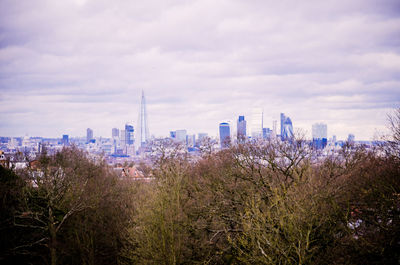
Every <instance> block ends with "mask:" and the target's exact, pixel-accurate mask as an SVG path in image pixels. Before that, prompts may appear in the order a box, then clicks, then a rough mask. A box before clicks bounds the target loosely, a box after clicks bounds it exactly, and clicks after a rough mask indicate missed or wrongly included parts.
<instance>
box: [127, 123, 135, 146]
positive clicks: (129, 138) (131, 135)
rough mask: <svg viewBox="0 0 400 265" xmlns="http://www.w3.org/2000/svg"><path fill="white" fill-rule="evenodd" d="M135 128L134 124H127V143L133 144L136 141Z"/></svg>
mask: <svg viewBox="0 0 400 265" xmlns="http://www.w3.org/2000/svg"><path fill="white" fill-rule="evenodd" d="M134 131H135V130H134V128H133V125H130V124H125V138H126V140H125V141H126V144H129V145H133V143H134V141H135V140H134V139H135V138H134Z"/></svg>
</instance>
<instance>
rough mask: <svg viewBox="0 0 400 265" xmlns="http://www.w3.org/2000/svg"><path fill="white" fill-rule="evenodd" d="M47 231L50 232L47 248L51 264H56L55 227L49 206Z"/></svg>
mask: <svg viewBox="0 0 400 265" xmlns="http://www.w3.org/2000/svg"><path fill="white" fill-rule="evenodd" d="M49 233H50V244H49V249H50V260H51V265H56V264H57V253H56V243H57V242H56V241H57V238H56V227H55V226H54V216H53V210H52V208H51V207H49Z"/></svg>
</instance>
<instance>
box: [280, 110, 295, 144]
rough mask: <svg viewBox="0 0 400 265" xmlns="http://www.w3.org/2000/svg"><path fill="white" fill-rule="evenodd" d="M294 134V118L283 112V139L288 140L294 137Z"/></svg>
mask: <svg viewBox="0 0 400 265" xmlns="http://www.w3.org/2000/svg"><path fill="white" fill-rule="evenodd" d="M293 136H294V134H293V124H292V120H291V119H290V118H289V117H287V116H285V114H284V113H281V140H282V141H286V140H290V139H292V138H293Z"/></svg>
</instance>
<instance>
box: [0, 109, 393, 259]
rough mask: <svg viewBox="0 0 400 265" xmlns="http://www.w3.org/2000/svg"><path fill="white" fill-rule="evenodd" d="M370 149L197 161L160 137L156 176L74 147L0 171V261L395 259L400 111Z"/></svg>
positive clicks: (245, 150)
mask: <svg viewBox="0 0 400 265" xmlns="http://www.w3.org/2000/svg"><path fill="white" fill-rule="evenodd" d="M390 126H391V129H392V135H391V136H390V138H387V139H386V141H385V144H382V145H379V146H376V147H375V148H374V149H366V148H363V147H355V146H353V145H352V144H351V143H348V144H346V145H345V146H343V148H342V150H341V151H340V153H339V154H336V155H330V156H327V157H324V158H319V156H318V154H317V153H316V152H317V151H316V150H312V149H310V148H309V146H308V145H307V144H306V143H305V142H304V141H302V140H300V139H295V140H293V141H292V142H278V141H265V142H255V143H254V142H253V143H244V144H238V145H234V146H232V147H231V148H229V149H225V150H222V151H218V152H213V151H212V149H211V148H204V149H203V152H202V155H201V157H199V158H197V159H194V158H193V157H191V156H189V155H188V154H187V152H184V151H183V150H182V149H181V148H180V146H178V145H174V144H173V143H170V142H161V143H159V145H158V147H157V148H158V150H157V151H158V152H157V154H158V155H157V156H154V157H153V160H152V163H151V166H149V165H145V164H140V165H137V166H138V168H140V169H141V170H142V171H143V172H144V173H145V174H146V175H147V176H152V177H154V180H153V181H150V182H143V181H134V180H132V179H129V178H121V177H120V176H117V175H116V173H114V171H113V170H112V169H111V168H109V167H108V166H107V165H106V164H105V163H103V162H98V161H97V162H96V161H93V160H92V159H91V158H89V156H88V155H87V154H86V153H85V152H83V151H80V150H78V149H76V148H74V147H72V148H65V149H64V150H62V151H61V152H59V153H57V154H55V155H48V154H46V152H45V151H44V152H43V153H42V155H41V156H40V158H39V159H38V163H36V164H35V166H32V167H30V168H28V169H26V170H20V171H16V170H10V169H6V168H3V167H0V177H1V178H0V180H1V183H0V196H1V208H0V211H1V213H0V214H1V223H0V229H1V232H0V244H1V246H0V263H1V264H400V110H398V111H397V112H396V113H395V114H394V115H392V116H391V119H390Z"/></svg>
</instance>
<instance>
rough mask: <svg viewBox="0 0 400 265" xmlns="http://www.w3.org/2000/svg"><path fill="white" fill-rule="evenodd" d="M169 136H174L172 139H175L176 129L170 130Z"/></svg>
mask: <svg viewBox="0 0 400 265" xmlns="http://www.w3.org/2000/svg"><path fill="white" fill-rule="evenodd" d="M169 137H170V138H172V139H175V138H176V131H170V132H169Z"/></svg>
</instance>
